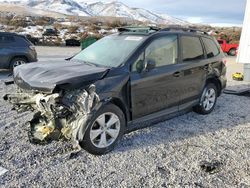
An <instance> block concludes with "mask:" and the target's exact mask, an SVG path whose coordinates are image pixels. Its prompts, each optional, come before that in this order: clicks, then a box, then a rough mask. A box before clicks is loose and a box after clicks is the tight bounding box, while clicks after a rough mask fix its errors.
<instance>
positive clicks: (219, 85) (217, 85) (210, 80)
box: [206, 77, 222, 97]
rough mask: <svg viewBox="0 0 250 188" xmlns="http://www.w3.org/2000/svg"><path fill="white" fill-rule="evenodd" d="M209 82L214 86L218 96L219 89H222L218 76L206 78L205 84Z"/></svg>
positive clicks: (219, 93)
mask: <svg viewBox="0 0 250 188" xmlns="http://www.w3.org/2000/svg"><path fill="white" fill-rule="evenodd" d="M209 83H212V84H214V85H215V86H216V88H217V94H218V97H219V96H220V95H221V90H222V85H221V82H220V80H219V79H218V78H216V77H214V78H208V79H207V81H206V85H207V84H209Z"/></svg>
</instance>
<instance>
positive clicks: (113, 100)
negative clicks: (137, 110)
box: [109, 98, 130, 125]
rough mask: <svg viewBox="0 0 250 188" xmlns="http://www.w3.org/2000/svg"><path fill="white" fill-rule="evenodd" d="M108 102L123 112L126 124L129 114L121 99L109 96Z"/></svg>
mask: <svg viewBox="0 0 250 188" xmlns="http://www.w3.org/2000/svg"><path fill="white" fill-rule="evenodd" d="M109 102H110V103H112V104H114V105H116V106H117V107H118V108H120V109H121V111H122V112H123V114H124V116H125V122H126V125H127V121H129V119H130V115H129V113H128V110H127V108H126V106H125V104H124V103H123V101H122V100H121V99H119V98H111V99H110V100H109Z"/></svg>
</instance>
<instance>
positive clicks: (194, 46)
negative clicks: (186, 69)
mask: <svg viewBox="0 0 250 188" xmlns="http://www.w3.org/2000/svg"><path fill="white" fill-rule="evenodd" d="M181 44H182V58H183V61H193V60H200V59H204V53H203V48H202V45H201V41H200V39H199V38H198V37H190V36H182V37H181Z"/></svg>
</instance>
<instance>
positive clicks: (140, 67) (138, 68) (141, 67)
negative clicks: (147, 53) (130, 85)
mask: <svg viewBox="0 0 250 188" xmlns="http://www.w3.org/2000/svg"><path fill="white" fill-rule="evenodd" d="M143 70H144V61H143V60H139V61H138V62H137V63H136V71H137V72H138V73H141V72H142V71H143Z"/></svg>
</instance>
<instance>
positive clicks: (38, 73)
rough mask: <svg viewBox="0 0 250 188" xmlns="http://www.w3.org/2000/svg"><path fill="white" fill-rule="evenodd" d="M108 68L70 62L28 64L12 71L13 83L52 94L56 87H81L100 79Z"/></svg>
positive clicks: (23, 87)
mask: <svg viewBox="0 0 250 188" xmlns="http://www.w3.org/2000/svg"><path fill="white" fill-rule="evenodd" d="M107 71H108V68H104V67H96V66H94V65H88V64H85V63H77V62H70V61H62V62H51V63H39V62H38V63H30V64H26V65H21V66H18V67H16V68H15V69H14V81H15V83H16V84H17V85H18V86H19V87H20V88H22V89H26V90H34V91H42V92H45V93H52V92H53V90H54V89H55V88H56V87H57V86H61V87H66V88H76V87H81V86H84V85H87V84H90V83H93V82H95V81H96V80H99V79H101V78H102V77H103V76H104V75H105V73H106V72H107Z"/></svg>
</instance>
